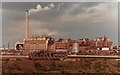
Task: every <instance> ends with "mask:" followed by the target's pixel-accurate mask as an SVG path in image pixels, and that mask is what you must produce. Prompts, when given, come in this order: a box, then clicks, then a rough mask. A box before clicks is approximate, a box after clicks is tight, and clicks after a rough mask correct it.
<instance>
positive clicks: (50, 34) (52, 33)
mask: <svg viewBox="0 0 120 75" xmlns="http://www.w3.org/2000/svg"><path fill="white" fill-rule="evenodd" d="M48 35H49V36H52V35H57V33H56V32H51V33H49V34H48Z"/></svg>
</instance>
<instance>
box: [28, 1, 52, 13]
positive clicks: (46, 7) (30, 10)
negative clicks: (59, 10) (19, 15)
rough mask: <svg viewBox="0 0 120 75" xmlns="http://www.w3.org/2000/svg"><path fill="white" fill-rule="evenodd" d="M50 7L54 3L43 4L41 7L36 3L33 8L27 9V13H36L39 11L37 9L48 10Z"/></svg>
mask: <svg viewBox="0 0 120 75" xmlns="http://www.w3.org/2000/svg"><path fill="white" fill-rule="evenodd" d="M51 8H54V4H53V3H52V4H50V5H48V6H45V7H42V6H41V5H40V4H38V5H37V7H36V8H35V9H29V10H28V13H29V15H30V14H32V13H36V12H39V11H46V10H50V9H51Z"/></svg>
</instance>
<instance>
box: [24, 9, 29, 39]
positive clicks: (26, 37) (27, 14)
mask: <svg viewBox="0 0 120 75" xmlns="http://www.w3.org/2000/svg"><path fill="white" fill-rule="evenodd" d="M28 37H29V11H28V10H26V30H25V39H28Z"/></svg>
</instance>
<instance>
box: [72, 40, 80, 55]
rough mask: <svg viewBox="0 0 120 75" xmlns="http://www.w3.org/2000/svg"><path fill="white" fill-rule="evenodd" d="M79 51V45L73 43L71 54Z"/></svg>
mask: <svg viewBox="0 0 120 75" xmlns="http://www.w3.org/2000/svg"><path fill="white" fill-rule="evenodd" d="M79 51H80V47H79V43H77V42H75V43H73V49H72V53H78V52H79Z"/></svg>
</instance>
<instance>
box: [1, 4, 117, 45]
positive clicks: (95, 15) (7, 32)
mask: <svg viewBox="0 0 120 75" xmlns="http://www.w3.org/2000/svg"><path fill="white" fill-rule="evenodd" d="M37 4H41V6H46V5H48V4H50V3H44V2H43V3H3V15H2V16H3V37H4V39H3V41H4V42H12V46H14V43H15V42H16V41H21V40H23V38H24V31H25V10H26V9H30V8H33V7H35V6H36V5H37ZM53 4H54V5H55V6H56V7H55V8H53V9H52V10H50V11H47V12H37V13H36V14H32V15H31V16H30V22H29V24H30V35H44V34H53V35H54V37H55V38H62V37H64V38H73V39H77V38H80V37H89V38H92V39H93V38H95V37H99V36H104V35H106V36H107V37H109V38H110V39H111V40H113V41H114V42H115V43H117V41H118V40H117V36H118V35H117V33H118V30H117V28H118V24H117V23H118V19H117V16H118V15H117V14H118V11H117V9H118V8H117V3H110V2H107V3H100V2H79V3H78V2H74V3H69V2H68V3H63V4H61V3H53ZM60 5H61V6H60ZM58 8H59V10H58Z"/></svg>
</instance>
